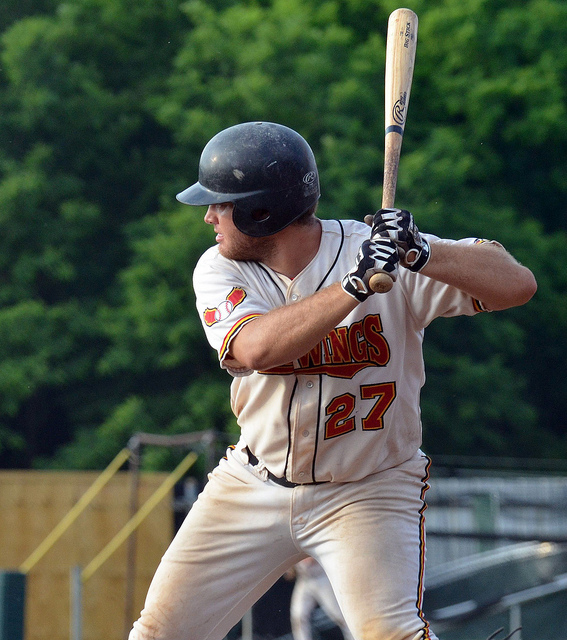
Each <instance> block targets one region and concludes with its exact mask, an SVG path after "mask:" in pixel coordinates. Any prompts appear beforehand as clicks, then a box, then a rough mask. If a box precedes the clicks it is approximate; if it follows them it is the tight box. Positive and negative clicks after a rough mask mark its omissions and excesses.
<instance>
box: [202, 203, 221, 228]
mask: <svg viewBox="0 0 567 640" xmlns="http://www.w3.org/2000/svg"><path fill="white" fill-rule="evenodd" d="M205 222H206V223H207V224H216V223H217V222H218V215H217V210H216V207H213V206H212V205H209V207H208V209H207V213H205Z"/></svg>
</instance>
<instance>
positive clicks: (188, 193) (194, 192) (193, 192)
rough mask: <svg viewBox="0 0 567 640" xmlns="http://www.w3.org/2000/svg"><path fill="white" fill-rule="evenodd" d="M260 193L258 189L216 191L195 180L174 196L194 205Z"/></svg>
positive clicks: (236, 198)
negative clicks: (229, 191)
mask: <svg viewBox="0 0 567 640" xmlns="http://www.w3.org/2000/svg"><path fill="white" fill-rule="evenodd" d="M258 193H260V192H259V191H247V192H245V193H218V192H217V191H211V190H210V189H207V188H206V187H204V186H203V185H202V184H201V183H200V182H196V183H195V184H193V185H191V186H190V187H188V188H187V189H185V190H184V191H181V193H178V194H177V195H176V196H175V197H176V199H177V200H179V202H182V203H183V204H192V205H195V206H202V205H209V204H221V203H223V202H236V201H237V200H241V199H242V198H248V197H249V196H253V195H256V194H258Z"/></svg>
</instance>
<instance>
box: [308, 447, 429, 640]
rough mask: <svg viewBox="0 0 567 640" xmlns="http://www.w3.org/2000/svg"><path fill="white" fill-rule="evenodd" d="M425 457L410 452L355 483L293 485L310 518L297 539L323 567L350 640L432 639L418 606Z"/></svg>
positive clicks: (422, 554)
mask: <svg viewBox="0 0 567 640" xmlns="http://www.w3.org/2000/svg"><path fill="white" fill-rule="evenodd" d="M427 462H428V461H427V459H426V458H425V457H424V456H423V455H422V454H417V455H416V456H415V457H414V458H413V459H412V460H409V461H408V462H406V463H403V464H402V465H399V466H398V467H395V468H393V469H388V470H386V471H383V472H380V473H377V474H374V475H372V476H369V477H368V478H365V479H364V480H362V481H360V482H355V483H352V484H350V483H344V484H342V485H332V484H329V485H326V484H322V485H316V486H314V487H305V488H302V489H300V491H302V492H305V493H304V496H303V505H302V507H303V509H304V510H305V511H309V521H308V523H307V525H306V526H304V527H303V528H301V529H300V530H299V529H298V530H297V536H298V540H299V543H300V544H301V545H302V546H303V548H304V549H305V551H307V553H309V554H310V555H312V556H313V557H314V558H316V559H317V560H318V561H319V562H320V564H321V565H322V566H323V568H324V569H325V572H326V573H327V575H328V577H329V579H330V580H331V583H332V585H333V589H334V592H335V595H336V597H337V600H338V601H339V604H340V608H341V610H342V612H343V615H344V618H345V620H346V623H347V625H348V628H349V629H350V631H351V633H352V634H353V636H354V638H356V640H366V639H367V638H372V639H373V640H417V639H419V638H422V639H423V640H436V636H435V634H434V633H433V632H432V631H431V630H430V628H429V625H428V623H427V622H426V621H425V619H424V617H423V613H422V611H421V604H422V596H423V573H424V561H425V540H424V521H423V512H424V510H425V503H424V494H425V489H426V487H427V485H426V477H427V472H426V467H427ZM296 491H297V490H296ZM296 502H297V503H298V505H299V501H298V500H297V498H296Z"/></svg>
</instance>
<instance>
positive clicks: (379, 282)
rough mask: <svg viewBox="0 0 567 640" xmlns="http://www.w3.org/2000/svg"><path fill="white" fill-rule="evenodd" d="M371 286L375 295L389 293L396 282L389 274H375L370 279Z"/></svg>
mask: <svg viewBox="0 0 567 640" xmlns="http://www.w3.org/2000/svg"><path fill="white" fill-rule="evenodd" d="M369 284H370V288H371V289H372V291H374V292H375V293H387V292H388V291H390V289H391V288H392V286H393V285H394V281H393V280H392V278H390V276H389V275H388V274H387V273H375V274H374V275H373V276H372V277H371V278H370V281H369Z"/></svg>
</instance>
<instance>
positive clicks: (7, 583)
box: [0, 571, 26, 640]
mask: <svg viewBox="0 0 567 640" xmlns="http://www.w3.org/2000/svg"><path fill="white" fill-rule="evenodd" d="M25 601H26V576H25V574H24V573H21V572H20V571H0V640H24V612H25Z"/></svg>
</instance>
